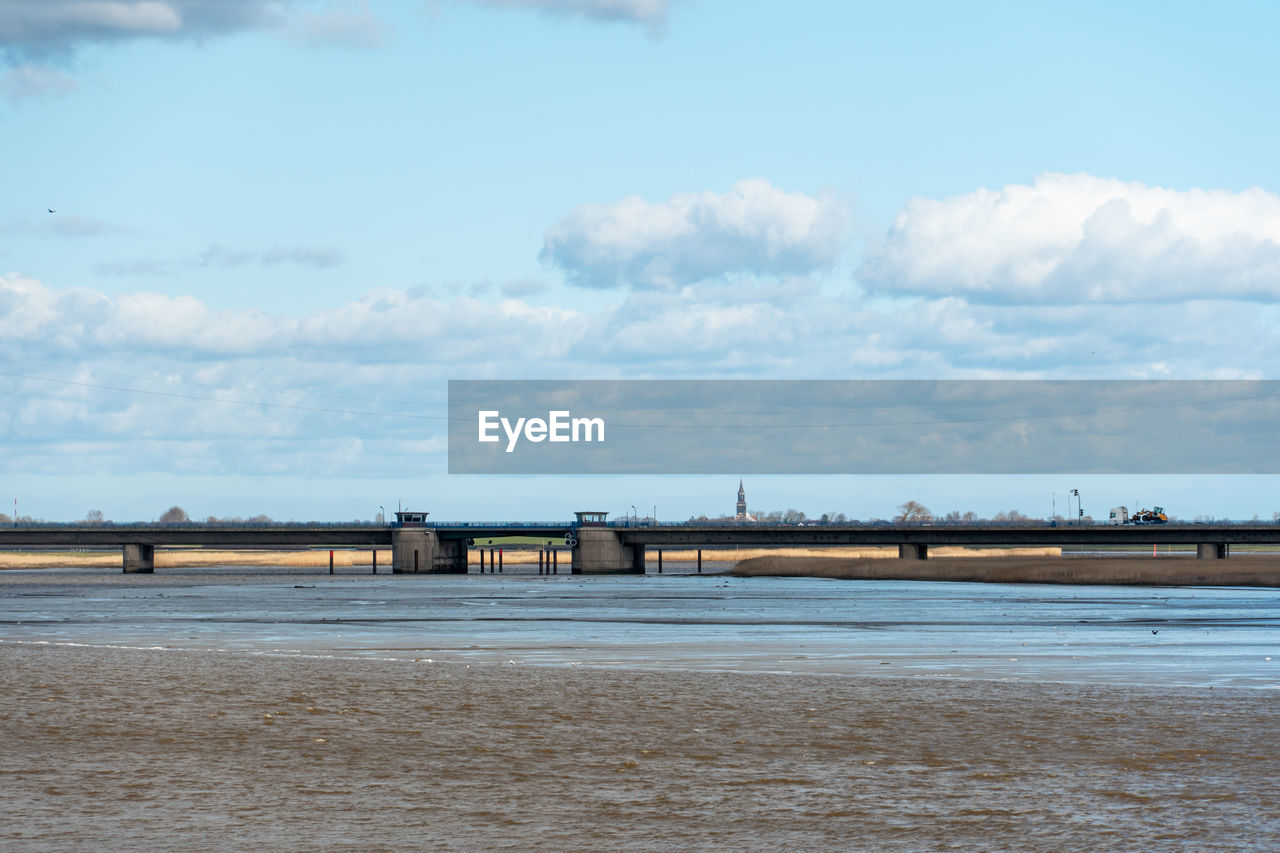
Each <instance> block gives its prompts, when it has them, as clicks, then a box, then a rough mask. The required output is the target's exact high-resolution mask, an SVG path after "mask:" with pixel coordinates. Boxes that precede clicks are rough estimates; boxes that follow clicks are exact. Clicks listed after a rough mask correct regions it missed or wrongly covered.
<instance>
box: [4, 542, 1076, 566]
mask: <svg viewBox="0 0 1280 853" xmlns="http://www.w3.org/2000/svg"><path fill="white" fill-rule="evenodd" d="M480 550H481V549H479V548H472V549H471V550H470V553H469V555H468V556H469V557H470V563H471V565H473V566H478V565H479V564H480ZM483 550H484V551H485V558H484V559H485V565H486V566H488V565H489V555H488V551H489V550H490V549H488V548H485V549H483ZM497 550H498V549H497V548H494V549H493V551H494V552H495V554H496V552H497ZM557 550H560V557H559V563H560V565H561V566H567V565H569V561H570V559H571V558H570V555H569V552H568V551H565V550H562V549H557ZM1061 550H1062V549H1060V548H1007V549H1001V548H952V547H945V548H931V549H930V550H929V554H930V555H931V556H932V555H936V556H939V557H998V556H1013V557H1049V556H1054V557H1056V556H1058V555H1059V554H1060V553H1061ZM897 556H898V549H897V548H896V547H890V548H716V549H711V548H704V549H702V560H703V562H708V563H737V562H741V561H743V560H749V559H752V558H758V557H780V558H829V557H839V558H841V559H846V560H847V559H858V560H885V559H890V558H896V557H897ZM122 559H123V558H122V556H121V552H120V551H119V550H111V551H9V552H0V569H49V568H118V567H119V566H120V565H121V561H122ZM649 559H650V560H656V559H657V555H656V549H653V548H651V549H649ZM662 559H663V560H664V561H665V562H676V563H678V562H687V563H692V562H695V561H697V559H698V552H697V550H696V549H682V550H674V549H663V552H662ZM371 562H372V556H371V552H370V551H367V550H341V551H340V550H335V551H334V552H333V564H334V566H335V567H337V568H348V567H351V566H367V565H369V564H370V563H371ZM537 562H538V551H537V549H536V548H506V549H504V550H503V553H502V564H503V565H504V566H507V565H516V566H519V565H536V564H537ZM328 565H329V551H328V550H327V549H325V550H307V551H276V550H271V551H215V550H210V549H204V548H174V549H160V548H157V549H156V568H157V569H173V568H188V567H198V566H272V567H300V568H324V567H327V566H328ZM378 565H379V566H390V565H391V551H390V550H389V549H383V548H379V549H378Z"/></svg>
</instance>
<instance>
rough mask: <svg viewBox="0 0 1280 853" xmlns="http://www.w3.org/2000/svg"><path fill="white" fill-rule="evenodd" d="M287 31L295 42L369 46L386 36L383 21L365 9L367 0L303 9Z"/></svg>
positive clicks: (377, 43)
mask: <svg viewBox="0 0 1280 853" xmlns="http://www.w3.org/2000/svg"><path fill="white" fill-rule="evenodd" d="M287 32H288V33H289V35H290V37H292V38H293V39H294V40H296V41H301V42H307V43H311V44H324V45H331V46H334V47H358V48H369V49H371V48H375V47H380V46H381V45H382V43H383V42H384V41H385V40H386V37H387V27H386V24H384V23H383V22H382V20H381V19H379V18H378V17H376V16H375V15H374V14H373V13H372V12H370V11H369V4H368V2H367V0H359V2H354V3H353V2H348V3H344V4H343V5H341V6H334V7H332V8H328V9H325V10H324V11H323V12H303V13H301V14H299V15H298V16H297V18H296V19H295V20H294V21H293V23H292V24H290V25H289V27H288V30H287Z"/></svg>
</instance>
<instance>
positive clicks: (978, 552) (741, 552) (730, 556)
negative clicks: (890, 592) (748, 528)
mask: <svg viewBox="0 0 1280 853" xmlns="http://www.w3.org/2000/svg"><path fill="white" fill-rule="evenodd" d="M649 550H650V553H653V552H654V551H656V549H653V548H651V549H649ZM929 554H930V555H933V554H936V555H938V556H940V557H1001V556H1013V557H1057V556H1059V555H1061V554H1062V549H1061V548H960V547H950V546H948V547H940V548H930V549H929ZM761 557H783V558H794V557H802V558H809V557H819V558H828V557H839V558H841V559H846V560H848V559H856V560H887V559H897V557H898V546H896V545H894V546H891V547H886V548H849V547H843V548H841V547H833V548H719V549H714V550H713V549H710V548H703V549H702V559H703V561H704V562H713V563H716V562H723V563H733V562H740V561H742V560H751V559H757V558H761ZM662 559H663V560H665V561H671V562H689V563H692V562H694V561H695V560H697V559H698V552H697V550H694V549H691V550H681V551H676V550H672V549H667V548H664V549H663V550H662Z"/></svg>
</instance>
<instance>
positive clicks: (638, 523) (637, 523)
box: [631, 504, 640, 527]
mask: <svg viewBox="0 0 1280 853" xmlns="http://www.w3.org/2000/svg"><path fill="white" fill-rule="evenodd" d="M631 512H632V513H634V514H635V517H636V527H639V526H640V513H639V512H636V505H635V504H632V505H631Z"/></svg>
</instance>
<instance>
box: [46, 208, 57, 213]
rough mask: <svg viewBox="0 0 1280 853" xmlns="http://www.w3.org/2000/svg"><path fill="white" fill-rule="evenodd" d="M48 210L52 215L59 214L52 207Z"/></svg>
mask: <svg viewBox="0 0 1280 853" xmlns="http://www.w3.org/2000/svg"><path fill="white" fill-rule="evenodd" d="M47 209H48V211H49V212H50V213H57V212H58V211H56V210H54V209H53V208H52V207H50V208H47Z"/></svg>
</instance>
